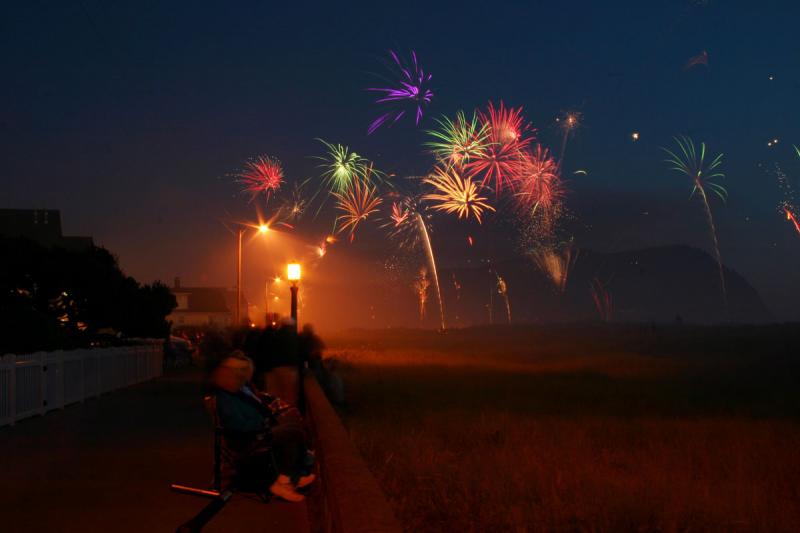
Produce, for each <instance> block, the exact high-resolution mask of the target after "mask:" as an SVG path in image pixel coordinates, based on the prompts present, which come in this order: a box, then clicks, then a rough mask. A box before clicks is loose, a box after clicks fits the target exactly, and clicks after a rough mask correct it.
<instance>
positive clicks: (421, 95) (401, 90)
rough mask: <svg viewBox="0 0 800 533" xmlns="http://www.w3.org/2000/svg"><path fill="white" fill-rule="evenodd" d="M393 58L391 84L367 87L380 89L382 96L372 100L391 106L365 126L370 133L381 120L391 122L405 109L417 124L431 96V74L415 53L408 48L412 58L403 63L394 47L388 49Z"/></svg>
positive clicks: (404, 111)
mask: <svg viewBox="0 0 800 533" xmlns="http://www.w3.org/2000/svg"><path fill="white" fill-rule="evenodd" d="M389 55H390V56H391V58H392V62H393V65H392V67H393V71H394V80H392V81H390V83H392V86H391V87H370V88H368V89H367V90H368V91H372V92H377V93H381V94H382V96H381V97H380V98H378V99H377V100H375V103H376V104H381V105H388V106H391V109H390V110H389V111H387V112H386V113H384V114H382V115H380V116H379V117H377V118H376V119H375V120H373V121H372V123H371V124H370V125H369V128H367V134H368V135H371V134H372V133H373V132H375V131H376V130H377V129H378V128H380V127H381V126H383V125H384V124H394V123H395V122H397V121H398V120H400V119H401V118H403V116H405V114H406V112H407V111H409V110H411V112H412V113H414V117H415V118H414V121H415V123H416V124H417V125H419V121H420V120H421V119H422V114H423V113H424V110H425V108H426V107H427V106H428V104H430V103H431V100H432V99H433V91H432V90H431V89H430V88H429V84H430V81H431V75H430V74H428V73H426V72H425V71H424V70H423V69H422V67H421V66H420V64H419V61H418V60H417V53H416V52H414V51H413V50H412V51H411V62H410V63H409V64H406V63H405V62H404V61H402V60H401V59H400V57H399V56H398V55H397V54H396V53H395V52H394V51H393V50H389Z"/></svg>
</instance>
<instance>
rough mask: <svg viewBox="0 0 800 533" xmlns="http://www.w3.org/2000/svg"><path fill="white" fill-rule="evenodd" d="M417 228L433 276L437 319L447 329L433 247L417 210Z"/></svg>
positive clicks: (443, 328)
mask: <svg viewBox="0 0 800 533" xmlns="http://www.w3.org/2000/svg"><path fill="white" fill-rule="evenodd" d="M414 215H415V218H416V222H417V228H419V232H420V235H421V236H422V242H423V244H424V245H425V252H426V253H427V255H428V263H429V264H430V268H431V276H432V277H433V285H434V287H435V288H436V299H437V300H438V302H439V319H440V323H441V329H442V331H444V330H445V329H447V327H446V326H445V323H444V305H442V291H441V289H440V288H439V273H438V272H437V270H436V259H434V257H433V247H432V246H431V238H430V236H429V235H428V228H427V227H426V226H425V220H424V219H423V218H422V215H421V214H420V213H419V211H417V212H416V213H414Z"/></svg>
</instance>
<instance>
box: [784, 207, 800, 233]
mask: <svg viewBox="0 0 800 533" xmlns="http://www.w3.org/2000/svg"><path fill="white" fill-rule="evenodd" d="M783 211H784V213H786V220H789V221H791V223H792V225H794V229H795V231H797V233H800V223H798V222H797V217H796V216H794V213H792V212H791V211H790V210H789V208H788V207H784V208H783Z"/></svg>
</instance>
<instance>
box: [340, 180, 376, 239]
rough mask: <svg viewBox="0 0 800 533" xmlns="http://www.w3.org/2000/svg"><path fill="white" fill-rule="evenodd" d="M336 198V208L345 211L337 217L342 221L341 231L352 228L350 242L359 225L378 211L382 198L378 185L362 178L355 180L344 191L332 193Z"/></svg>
mask: <svg viewBox="0 0 800 533" xmlns="http://www.w3.org/2000/svg"><path fill="white" fill-rule="evenodd" d="M332 194H333V196H334V197H335V198H336V200H337V201H336V208H337V209H339V210H340V211H343V212H344V213H343V214H341V215H339V216H338V217H336V222H337V223H339V222H342V225H341V226H340V227H339V232H340V233H341V232H343V231H345V230H348V229H349V230H350V242H352V241H353V239H355V232H356V228H357V227H358V225H359V224H360V223H361V222H363V221H365V220H366V219H367V218H368V217H369V216H370V215H371V214H372V213H375V212H376V211H378V206H379V205H381V201H382V200H381V198H380V197H379V196H378V189H377V187H375V186H373V185H370V184H369V183H366V182H364V181H362V180H360V179H356V180H354V181H353V182H352V183H351V184H350V188H349V189H348V190H347V191H345V192H343V193H337V192H334V193H332Z"/></svg>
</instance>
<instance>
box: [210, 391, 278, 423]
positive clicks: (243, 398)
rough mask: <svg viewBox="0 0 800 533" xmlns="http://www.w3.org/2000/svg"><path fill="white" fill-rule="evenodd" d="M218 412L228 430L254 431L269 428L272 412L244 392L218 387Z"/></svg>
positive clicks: (220, 419)
mask: <svg viewBox="0 0 800 533" xmlns="http://www.w3.org/2000/svg"><path fill="white" fill-rule="evenodd" d="M216 396H217V414H218V416H219V421H220V424H221V425H222V428H223V429H224V430H226V431H228V432H235V433H253V432H260V431H267V430H269V421H270V415H271V412H270V410H269V408H268V407H267V406H266V405H264V404H263V403H262V402H261V401H259V400H258V399H256V398H253V397H252V396H250V395H249V394H246V393H244V392H241V391H239V392H236V393H231V392H228V391H224V390H220V389H218V390H217V391H216Z"/></svg>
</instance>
